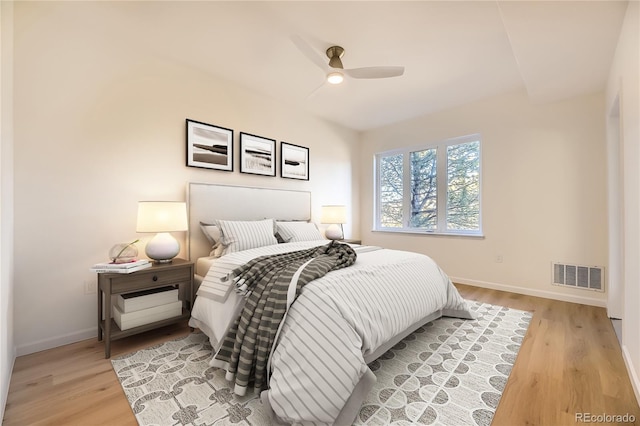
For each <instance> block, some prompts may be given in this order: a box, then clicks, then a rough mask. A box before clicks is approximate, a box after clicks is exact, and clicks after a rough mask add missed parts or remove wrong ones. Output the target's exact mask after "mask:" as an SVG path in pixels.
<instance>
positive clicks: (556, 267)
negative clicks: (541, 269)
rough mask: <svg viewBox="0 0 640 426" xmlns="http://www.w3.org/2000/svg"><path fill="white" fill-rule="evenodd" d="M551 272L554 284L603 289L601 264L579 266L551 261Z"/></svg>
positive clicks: (596, 289)
mask: <svg viewBox="0 0 640 426" xmlns="http://www.w3.org/2000/svg"><path fill="white" fill-rule="evenodd" d="M551 274H552V279H553V284H554V285H561V286H565V287H576V288H583V289H585V290H595V291H604V268H603V267H601V266H579V265H568V264H565V263H556V262H553V263H552V264H551Z"/></svg>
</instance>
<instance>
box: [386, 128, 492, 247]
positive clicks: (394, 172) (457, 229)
mask: <svg viewBox="0 0 640 426" xmlns="http://www.w3.org/2000/svg"><path fill="white" fill-rule="evenodd" d="M375 182H376V183H375V185H376V187H375V195H376V208H375V230H377V231H397V232H418V233H420V232H424V233H438V234H462V235H481V233H482V227H481V220H480V219H481V211H480V135H471V136H465V137H461V138H455V139H449V140H446V141H442V142H438V143H436V144H432V145H425V146H420V147H413V148H403V149H397V150H393V151H387V152H381V153H378V154H376V155H375Z"/></svg>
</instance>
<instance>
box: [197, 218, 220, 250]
mask: <svg viewBox="0 0 640 426" xmlns="http://www.w3.org/2000/svg"><path fill="white" fill-rule="evenodd" d="M200 229H202V232H203V233H204V236H205V237H207V240H209V242H210V243H211V245H212V246H213V245H215V244H217V243H219V242H220V239H221V237H222V236H221V235H220V228H218V225H215V224H213V223H205V222H200Z"/></svg>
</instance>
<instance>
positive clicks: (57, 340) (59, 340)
mask: <svg viewBox="0 0 640 426" xmlns="http://www.w3.org/2000/svg"><path fill="white" fill-rule="evenodd" d="M97 337H98V329H97V328H95V327H93V328H88V329H86V330H80V331H76V332H73V333H69V334H64V335H62V336H56V337H51V338H49V339H43V340H38V341H37V342H32V343H28V344H26V345H20V346H18V347H17V348H16V355H17V356H22V355H29V354H32V353H35V352H40V351H46V350H47V349H52V348H57V347H58V346H64V345H68V344H70V343H76V342H80V341H82V340H87V339H91V338H97Z"/></svg>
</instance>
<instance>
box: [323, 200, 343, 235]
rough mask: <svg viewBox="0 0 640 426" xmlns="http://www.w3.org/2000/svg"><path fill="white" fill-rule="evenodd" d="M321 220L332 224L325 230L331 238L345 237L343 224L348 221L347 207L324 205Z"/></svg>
mask: <svg viewBox="0 0 640 426" xmlns="http://www.w3.org/2000/svg"><path fill="white" fill-rule="evenodd" d="M320 222H321V223H324V224H330V225H329V227H328V228H327V229H326V231H324V236H325V237H327V238H328V239H330V240H341V239H343V238H344V230H343V228H342V224H343V223H347V208H346V207H345V206H322V215H321V217H320ZM338 225H340V226H338Z"/></svg>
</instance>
